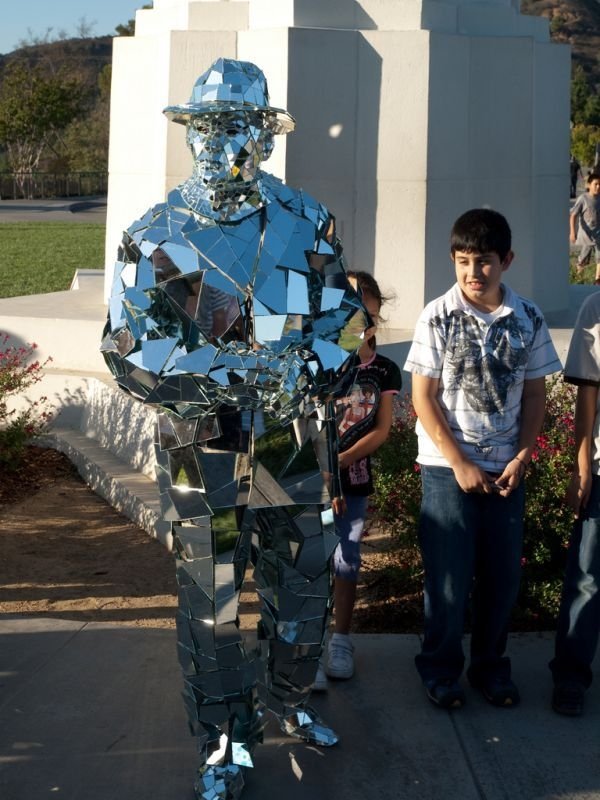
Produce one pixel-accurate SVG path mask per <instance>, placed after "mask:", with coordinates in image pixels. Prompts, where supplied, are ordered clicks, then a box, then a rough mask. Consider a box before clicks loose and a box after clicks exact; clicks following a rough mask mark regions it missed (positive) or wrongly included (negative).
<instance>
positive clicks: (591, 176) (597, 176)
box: [585, 172, 600, 186]
mask: <svg viewBox="0 0 600 800" xmlns="http://www.w3.org/2000/svg"><path fill="white" fill-rule="evenodd" d="M592 181H600V174H598V173H597V172H590V174H589V175H588V176H587V178H586V179H585V182H586V183H587V185H588V186H589V185H590V183H591V182H592Z"/></svg>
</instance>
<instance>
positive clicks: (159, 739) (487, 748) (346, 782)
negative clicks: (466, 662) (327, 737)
mask: <svg viewBox="0 0 600 800" xmlns="http://www.w3.org/2000/svg"><path fill="white" fill-rule="evenodd" d="M355 643H356V661H357V673H356V676H355V678H354V679H353V680H351V681H345V682H338V683H332V684H331V687H330V690H329V692H328V693H327V695H319V696H315V698H314V705H315V706H316V707H317V708H318V709H319V711H320V712H321V714H322V715H323V717H324V718H325V719H326V720H327V721H328V722H329V723H330V724H332V725H333V726H334V727H335V728H336V730H337V731H338V732H339V733H340V734H341V736H342V741H341V743H340V744H339V745H338V746H337V747H334V748H331V749H328V750H324V749H319V748H317V747H313V746H308V745H305V744H303V743H301V742H298V741H296V740H292V739H289V738H287V737H284V736H283V735H281V734H280V733H279V731H278V729H277V728H276V726H275V725H274V724H273V723H272V722H270V723H269V725H268V727H267V732H266V737H265V743H264V744H263V745H262V746H261V747H260V748H258V750H257V752H256V757H255V769H254V770H250V771H249V772H248V774H247V783H246V789H245V792H244V795H243V797H244V800H259V798H260V800H271V799H272V798H273V799H274V798H281V797H285V798H286V800H306V799H307V798H310V800H326V799H327V800H331V798H333V799H334V800H335V799H336V798H344V800H365V798H373V799H374V800H375V799H377V800H399V799H401V800H417V798H418V800H442V798H443V799H444V800H455V799H456V800H509V798H510V800H517V799H518V800H558V798H560V799H561V800H598V799H599V798H600V758H599V756H600V682H599V683H598V685H595V686H593V687H592V688H591V690H590V691H589V693H588V696H587V698H586V701H587V705H586V712H585V715H584V716H583V717H581V718H579V719H569V718H564V717H559V716H557V715H556V714H554V713H553V712H552V711H551V710H550V707H549V697H550V691H551V682H550V674H549V672H548V670H547V667H546V664H547V661H548V660H549V658H550V657H551V652H552V636H551V635H549V634H516V635H513V636H511V639H510V644H509V651H510V653H511V655H512V658H513V669H514V676H515V679H516V680H517V682H518V683H519V686H520V688H521V692H522V695H523V702H522V705H521V706H520V707H518V708H515V709H496V708H493V707H491V706H489V705H488V704H487V703H486V702H485V701H484V700H483V699H482V698H481V697H480V696H479V694H478V693H476V692H475V691H473V690H470V689H467V696H468V702H467V705H466V706H465V708H464V709H462V710H460V711H458V712H445V711H440V710H439V709H437V708H435V707H433V706H432V705H431V704H430V703H429V702H428V701H427V700H426V698H425V696H424V693H423V691H422V689H421V686H420V684H419V680H418V678H417V675H416V672H415V670H414V667H413V663H412V661H413V657H414V655H415V653H416V652H417V650H418V647H419V640H418V637H417V636H414V635H362V636H358V635H357V636H356V637H355ZM599 666H600V665H599V664H598V663H596V672H597V673H598V672H599V671H600V670H599V669H598V667H599ZM179 690H180V675H179V666H178V664H177V661H176V655H175V633H174V631H172V630H168V629H150V628H129V627H123V626H117V625H109V624H103V623H87V624H84V623H82V622H76V621H68V620H58V619H55V620H52V619H46V618H44V619H41V618H38V619H22V618H4V619H3V620H2V621H0V797H2V798H4V800H42V798H51V797H57V798H62V800H83V798H85V800H125V799H126V800H147V798H152V800H192V798H193V791H192V788H191V787H192V782H193V772H194V765H195V750H194V743H193V739H192V738H191V737H189V736H188V733H187V725H186V721H185V714H184V710H183V704H182V701H181V699H180V697H179Z"/></svg>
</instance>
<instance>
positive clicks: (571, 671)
mask: <svg viewBox="0 0 600 800" xmlns="http://www.w3.org/2000/svg"><path fill="white" fill-rule="evenodd" d="M599 633H600V477H598V476H594V477H593V478H592V491H591V494H590V499H589V501H588V504H587V507H586V508H585V509H584V511H583V514H582V516H581V517H580V518H579V519H578V520H576V521H575V525H574V527H573V534H572V536H571V541H570V544H569V553H568V556H567V569H566V572H565V581H564V585H563V593H562V599H561V603H560V611H559V613H558V627H557V631H556V654H555V658H554V659H553V660H552V661H551V662H550V669H551V670H552V675H553V677H554V681H555V683H561V682H563V681H565V680H575V681H578V682H579V683H581V684H583V685H584V686H585V687H586V688H587V687H588V686H589V685H590V684H591V682H592V670H591V664H592V661H593V660H594V654H595V652H596V647H597V645H598V636H599Z"/></svg>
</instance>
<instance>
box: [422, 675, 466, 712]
mask: <svg viewBox="0 0 600 800" xmlns="http://www.w3.org/2000/svg"><path fill="white" fill-rule="evenodd" d="M425 691H426V692H427V697H428V698H429V699H430V700H431V702H432V703H433V704H434V705H436V706H438V707H439V708H445V709H447V710H451V709H456V708H462V707H463V706H464V704H465V703H466V701H467V698H466V697H465V693H464V692H463V690H462V689H461V687H460V685H459V683H458V681H453V680H450V679H448V680H438V681H431V682H430V683H426V684H425Z"/></svg>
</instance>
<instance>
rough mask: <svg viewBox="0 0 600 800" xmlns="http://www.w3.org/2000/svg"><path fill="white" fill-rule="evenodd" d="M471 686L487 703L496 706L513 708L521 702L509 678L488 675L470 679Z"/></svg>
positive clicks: (517, 691)
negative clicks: (477, 690)
mask: <svg viewBox="0 0 600 800" xmlns="http://www.w3.org/2000/svg"><path fill="white" fill-rule="evenodd" d="M471 686H473V687H474V688H475V689H479V690H480V691H481V693H482V695H483V696H484V697H485V699H486V700H487V701H488V703H491V704H492V705H493V706H498V708H513V707H514V706H518V705H519V703H520V702H521V695H520V694H519V690H518V689H517V687H516V686H515V684H514V683H513V682H512V681H511V679H510V678H504V677H500V676H495V675H490V676H488V677H485V678H480V679H478V680H475V681H474V680H471Z"/></svg>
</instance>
